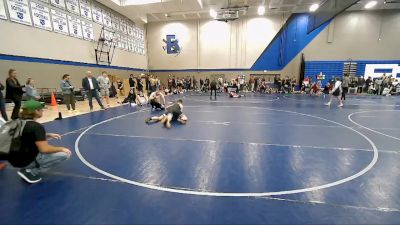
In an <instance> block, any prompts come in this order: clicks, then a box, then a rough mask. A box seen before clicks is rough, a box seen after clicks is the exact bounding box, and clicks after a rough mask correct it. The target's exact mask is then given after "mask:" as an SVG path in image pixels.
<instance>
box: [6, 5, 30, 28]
mask: <svg viewBox="0 0 400 225" xmlns="http://www.w3.org/2000/svg"><path fill="white" fill-rule="evenodd" d="M7 5H8V13H9V14H10V19H11V21H14V22H17V23H21V24H25V25H30V26H32V20H31V13H30V9H29V5H28V0H7Z"/></svg>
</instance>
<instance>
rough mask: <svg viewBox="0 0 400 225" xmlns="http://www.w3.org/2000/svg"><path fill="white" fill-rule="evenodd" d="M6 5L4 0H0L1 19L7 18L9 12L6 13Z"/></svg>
mask: <svg viewBox="0 0 400 225" xmlns="http://www.w3.org/2000/svg"><path fill="white" fill-rule="evenodd" d="M4 7H5V6H4V2H3V0H0V19H3V20H6V19H7V14H6V9H5V8H4Z"/></svg>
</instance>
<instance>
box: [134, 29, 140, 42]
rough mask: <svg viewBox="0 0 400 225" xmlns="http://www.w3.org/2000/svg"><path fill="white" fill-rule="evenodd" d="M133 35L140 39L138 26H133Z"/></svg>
mask: <svg viewBox="0 0 400 225" xmlns="http://www.w3.org/2000/svg"><path fill="white" fill-rule="evenodd" d="M133 37H134V38H135V39H138V37H139V36H138V28H137V27H133Z"/></svg>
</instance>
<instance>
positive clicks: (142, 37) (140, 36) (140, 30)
mask: <svg viewBox="0 0 400 225" xmlns="http://www.w3.org/2000/svg"><path fill="white" fill-rule="evenodd" d="M139 39H140V40H144V32H143V30H142V29H139Z"/></svg>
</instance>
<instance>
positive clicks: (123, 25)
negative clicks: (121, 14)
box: [119, 20, 127, 34]
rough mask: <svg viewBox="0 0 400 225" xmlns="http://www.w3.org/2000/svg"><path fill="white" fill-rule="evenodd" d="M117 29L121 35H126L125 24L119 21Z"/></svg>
mask: <svg viewBox="0 0 400 225" xmlns="http://www.w3.org/2000/svg"><path fill="white" fill-rule="evenodd" d="M119 25H120V26H119V29H120V30H121V32H122V33H123V34H127V30H126V29H127V28H126V22H125V21H124V20H121V22H120V24H119Z"/></svg>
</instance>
